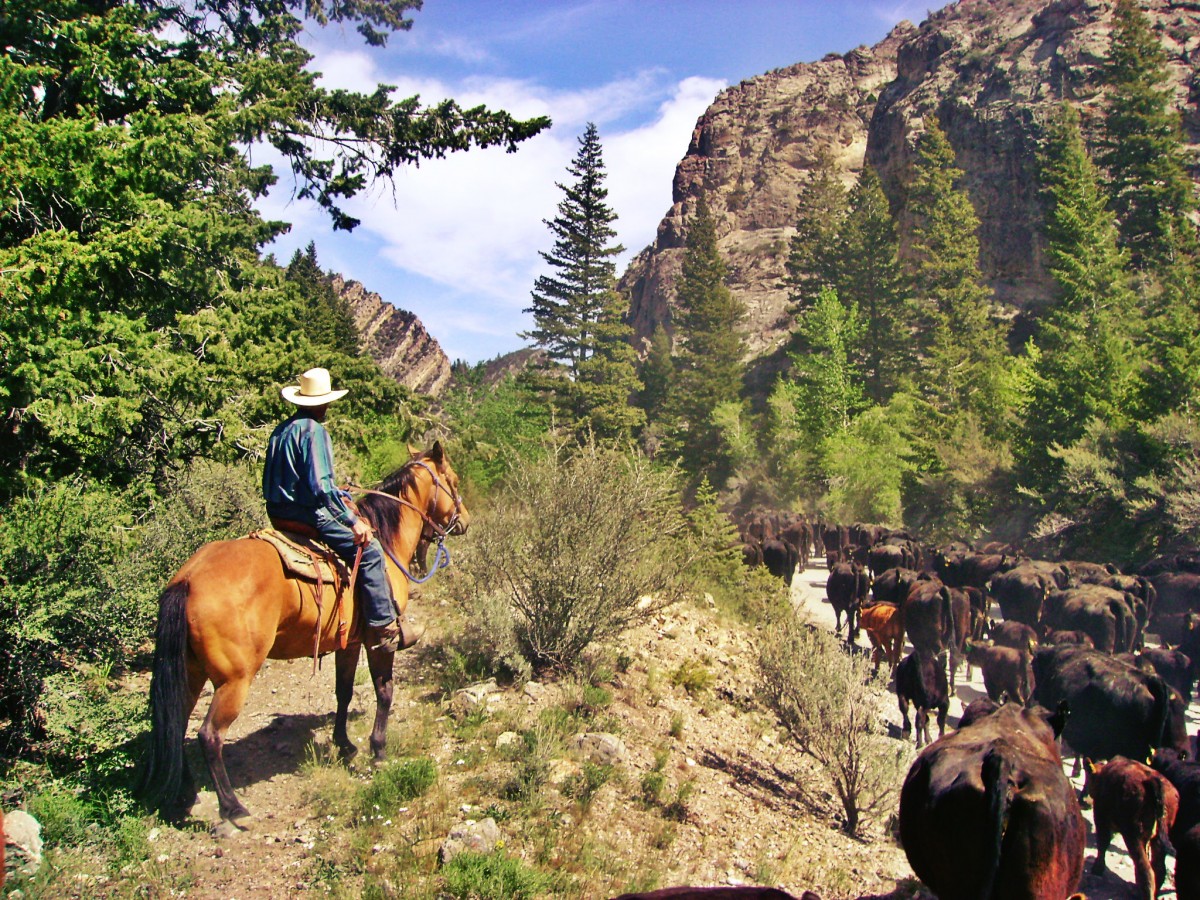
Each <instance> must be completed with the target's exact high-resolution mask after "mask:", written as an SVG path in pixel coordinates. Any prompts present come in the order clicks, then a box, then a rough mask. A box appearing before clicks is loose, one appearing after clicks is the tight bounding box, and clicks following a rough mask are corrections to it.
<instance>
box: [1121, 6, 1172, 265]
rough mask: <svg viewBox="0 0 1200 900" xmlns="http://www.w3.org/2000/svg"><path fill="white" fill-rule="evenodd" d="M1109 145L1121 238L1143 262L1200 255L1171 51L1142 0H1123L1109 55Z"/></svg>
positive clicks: (1137, 261)
mask: <svg viewBox="0 0 1200 900" xmlns="http://www.w3.org/2000/svg"><path fill="white" fill-rule="evenodd" d="M1103 72H1104V79H1105V81H1106V83H1107V88H1108V90H1107V94H1106V98H1107V103H1106V107H1105V117H1104V148H1103V153H1102V154H1101V157H1100V163H1101V165H1102V166H1104V168H1105V169H1107V171H1108V176H1109V182H1110V192H1111V195H1112V202H1113V209H1114V211H1115V212H1116V214H1117V220H1118V222H1119V223H1120V228H1121V241H1122V243H1123V244H1124V246H1125V247H1127V248H1128V249H1129V251H1130V253H1131V255H1132V258H1133V263H1134V265H1135V266H1136V267H1137V268H1139V269H1147V268H1151V269H1153V268H1156V267H1161V266H1162V265H1164V264H1165V263H1168V262H1169V261H1171V260H1172V259H1173V258H1174V257H1176V256H1177V255H1179V254H1180V253H1183V254H1185V255H1194V253H1195V250H1196V235H1195V227H1194V226H1193V225H1192V224H1191V222H1190V221H1189V220H1188V218H1187V216H1188V214H1189V213H1191V212H1193V211H1194V210H1195V208H1196V195H1195V186H1194V185H1193V183H1192V180H1191V178H1190V177H1189V175H1188V170H1187V160H1186V156H1185V153H1184V147H1183V132H1182V128H1181V124H1180V119H1179V113H1178V112H1177V111H1176V110H1175V108H1174V105H1173V91H1172V89H1171V86H1170V82H1169V75H1168V74H1167V56H1166V53H1165V51H1164V50H1163V48H1162V45H1161V43H1160V42H1159V40H1158V38H1157V37H1155V35H1154V32H1153V30H1152V29H1151V27H1150V22H1149V20H1148V19H1147V17H1146V15H1145V13H1143V12H1142V11H1141V9H1139V7H1138V5H1137V3H1136V2H1135V0H1117V5H1116V8H1115V9H1114V11H1113V27H1112V35H1111V40H1110V43H1109V51H1108V60H1107V62H1106V64H1105V66H1104V68H1103Z"/></svg>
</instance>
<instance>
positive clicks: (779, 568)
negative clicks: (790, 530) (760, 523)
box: [762, 540, 798, 587]
mask: <svg viewBox="0 0 1200 900" xmlns="http://www.w3.org/2000/svg"><path fill="white" fill-rule="evenodd" d="M762 552H763V565H764V566H766V567H767V571H769V572H770V573H771V574H772V575H774V576H776V577H777V578H782V579H783V583H784V584H786V585H787V586H788V587H791V586H792V576H793V575H794V574H795V573H796V560H797V558H798V554H797V553H796V548H795V547H793V546H792V545H791V544H789V543H788V542H787V541H779V540H775V541H766V542H765V543H764V544H763V545H762Z"/></svg>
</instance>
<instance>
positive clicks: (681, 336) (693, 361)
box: [674, 197, 746, 472]
mask: <svg viewBox="0 0 1200 900" xmlns="http://www.w3.org/2000/svg"><path fill="white" fill-rule="evenodd" d="M726 274H727V269H726V267H725V263H724V261H723V260H722V259H721V254H720V251H719V250H718V249H717V229H716V223H715V222H714V221H713V218H712V215H711V213H710V212H709V209H708V204H707V203H705V201H704V198H703V197H701V198H700V199H699V201H698V202H697V208H696V214H695V216H694V217H693V219H692V222H691V224H690V226H689V228H688V235H687V246H686V252H685V255H684V259H683V272H682V275H681V277H680V281H679V293H678V296H677V308H678V314H677V318H676V326H675V337H676V341H677V342H678V345H679V350H678V353H677V356H676V373H677V374H676V382H675V383H676V390H675V392H674V398H675V404H674V406H675V409H676V411H677V413H678V417H679V422H678V427H679V432H678V438H679V448H680V451H681V455H682V457H683V462H684V466H685V467H686V468H688V469H689V471H693V472H704V471H708V470H710V469H713V468H715V467H718V465H719V464H720V463H721V462H722V461H723V452H722V448H721V446H720V434H719V429H718V427H717V425H716V423H715V422H714V421H713V418H712V414H713V412H714V410H716V408H717V407H718V406H720V405H721V404H726V403H738V402H740V400H739V396H740V393H741V385H742V373H743V367H744V362H743V360H744V358H745V355H746V346H745V340H744V339H743V337H742V331H741V324H742V321H743V319H744V318H745V316H746V307H745V304H744V303H742V302H741V301H740V300H738V299H737V298H736V297H734V296H733V293H732V292H731V291H730V290H729V288H728V287H726V285H725V278H726Z"/></svg>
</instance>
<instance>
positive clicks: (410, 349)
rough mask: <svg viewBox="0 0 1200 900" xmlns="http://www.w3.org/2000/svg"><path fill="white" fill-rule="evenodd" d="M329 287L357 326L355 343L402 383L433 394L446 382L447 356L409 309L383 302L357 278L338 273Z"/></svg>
mask: <svg viewBox="0 0 1200 900" xmlns="http://www.w3.org/2000/svg"><path fill="white" fill-rule="evenodd" d="M333 289H334V290H335V291H336V292H337V293H338V295H339V296H340V297H341V298H342V299H343V300H345V301H346V302H347V303H348V304H349V306H350V311H351V313H352V315H353V316H354V324H355V326H356V327H357V328H358V333H359V345H360V346H361V347H362V348H363V349H364V350H365V351H366V352H367V353H368V354H369V355H370V356H371V358H372V359H374V360H375V361H376V362H377V363H379V367H380V368H381V369H383V371H384V372H385V373H387V374H388V375H390V376H391V377H392V378H394V379H395V380H396V381H398V382H399V383H400V384H402V385H404V386H405V387H409V388H412V389H413V390H414V391H417V392H418V393H421V394H429V395H431V396H434V397H437V396H440V395H441V394H443V393H445V391H446V388H448V387H449V385H450V359H449V357H447V356H446V354H445V353H444V352H443V351H442V348H441V345H440V344H438V342H437V341H436V340H435V339H434V337H433V336H432V335H430V334H429V332H428V331H426V330H425V326H424V325H423V324H422V323H421V320H420V319H418V318H417V317H416V316H414V315H413V314H412V313H410V312H405V311H404V310H402V309H398V308H397V307H395V306H393V305H392V304H391V303H388V302H385V301H384V299H383V298H382V297H381V296H379V294H376V293H373V292H371V291H368V290H367V289H366V288H364V287H363V286H362V285H361V284H360V283H359V282H357V281H346V280H344V279H343V278H342V277H341V276H336V277H334V279H333Z"/></svg>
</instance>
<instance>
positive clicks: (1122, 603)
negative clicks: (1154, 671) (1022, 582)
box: [1042, 585, 1138, 653]
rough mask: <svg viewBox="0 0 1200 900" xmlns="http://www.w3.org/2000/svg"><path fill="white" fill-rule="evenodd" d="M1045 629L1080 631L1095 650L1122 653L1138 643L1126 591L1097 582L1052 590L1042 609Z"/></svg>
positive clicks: (1135, 625)
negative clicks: (1089, 639)
mask: <svg viewBox="0 0 1200 900" xmlns="http://www.w3.org/2000/svg"><path fill="white" fill-rule="evenodd" d="M1042 627H1043V629H1044V630H1046V631H1082V632H1083V633H1084V634H1086V635H1088V636H1089V637H1090V638H1091V639H1092V643H1093V644H1095V646H1096V649H1097V650H1103V651H1105V652H1106V653H1125V652H1127V651H1129V650H1132V649H1133V648H1134V646H1135V645H1136V644H1137V643H1138V636H1137V619H1136V618H1135V616H1134V613H1133V610H1132V609H1131V608H1130V605H1129V602H1128V600H1127V599H1126V597H1125V594H1124V593H1123V592H1121V591H1114V590H1113V589H1112V588H1106V587H1100V586H1099V585H1085V586H1083V587H1078V588H1069V589H1068V590H1065V591H1051V592H1050V594H1049V596H1048V597H1047V598H1046V603H1045V606H1044V608H1043V612H1042Z"/></svg>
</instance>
